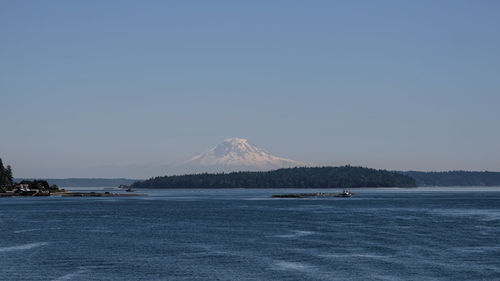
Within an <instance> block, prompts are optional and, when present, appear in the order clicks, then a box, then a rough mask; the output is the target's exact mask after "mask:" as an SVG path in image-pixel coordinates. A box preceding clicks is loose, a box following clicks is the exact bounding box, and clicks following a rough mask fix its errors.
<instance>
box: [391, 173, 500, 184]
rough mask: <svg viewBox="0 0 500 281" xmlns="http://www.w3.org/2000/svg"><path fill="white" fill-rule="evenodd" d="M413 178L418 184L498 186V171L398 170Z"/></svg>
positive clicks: (499, 175)
mask: <svg viewBox="0 0 500 281" xmlns="http://www.w3.org/2000/svg"><path fill="white" fill-rule="evenodd" d="M399 173H401V174H404V175H408V176H410V177H412V178H414V179H415V180H416V181H417V183H418V185H420V186H500V172H468V171H449V172H417V171H408V172H399Z"/></svg>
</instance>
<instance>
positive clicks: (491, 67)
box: [0, 0, 500, 177]
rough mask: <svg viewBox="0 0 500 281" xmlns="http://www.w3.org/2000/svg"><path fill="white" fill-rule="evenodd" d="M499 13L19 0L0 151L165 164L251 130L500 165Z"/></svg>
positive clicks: (334, 156) (55, 172)
mask: <svg viewBox="0 0 500 281" xmlns="http://www.w3.org/2000/svg"><path fill="white" fill-rule="evenodd" d="M499 14H500V2H499V1H487V0H484V1H444V0H443V1H4V0H2V1H0V38H1V39H0V40H1V44H0V108H1V116H2V120H3V122H2V130H1V134H0V158H2V159H3V161H4V163H7V164H11V165H12V166H13V169H14V176H16V177H149V176H153V175H158V173H160V174H161V173H163V171H162V170H161V169H162V168H161V167H163V166H162V165H164V164H168V163H171V162H174V161H180V160H183V159H186V158H188V157H189V156H191V155H193V154H194V153H195V152H201V151H204V150H206V149H209V148H210V147H211V146H213V145H215V144H217V143H219V142H221V141H222V140H224V139H225V138H228V137H243V138H247V139H248V140H249V142H250V143H252V144H255V145H257V146H259V147H262V148H265V149H267V150H268V151H270V152H271V153H273V154H276V155H278V156H283V157H287V158H292V159H295V160H298V161H302V162H308V163H314V164H321V165H325V164H330V165H343V164H353V165H362V166H368V167H373V168H384V169H398V170H409V169H413V170H453V169H465V170H494V171H500V125H499V122H500V108H499V106H500V31H499V29H500V17H499V16H498V15H499ZM152 167H154V168H152Z"/></svg>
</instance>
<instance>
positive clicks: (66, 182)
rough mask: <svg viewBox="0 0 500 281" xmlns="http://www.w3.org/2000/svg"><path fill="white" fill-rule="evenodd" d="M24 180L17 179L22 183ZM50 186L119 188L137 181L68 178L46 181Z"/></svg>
mask: <svg viewBox="0 0 500 281" xmlns="http://www.w3.org/2000/svg"><path fill="white" fill-rule="evenodd" d="M21 180H23V179H16V181H17V182H20V181H21ZM46 180H47V182H49V184H51V185H52V184H55V185H57V186H60V187H118V186H119V185H130V184H132V183H134V182H136V181H137V180H135V179H124V178H118V179H103V178H68V179H46Z"/></svg>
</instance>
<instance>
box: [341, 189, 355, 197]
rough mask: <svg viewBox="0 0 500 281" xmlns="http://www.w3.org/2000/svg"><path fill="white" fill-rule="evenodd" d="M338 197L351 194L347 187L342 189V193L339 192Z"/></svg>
mask: <svg viewBox="0 0 500 281" xmlns="http://www.w3.org/2000/svg"><path fill="white" fill-rule="evenodd" d="M339 196H340V197H351V196H352V193H351V192H350V191H349V190H347V189H344V190H342V193H340V194H339Z"/></svg>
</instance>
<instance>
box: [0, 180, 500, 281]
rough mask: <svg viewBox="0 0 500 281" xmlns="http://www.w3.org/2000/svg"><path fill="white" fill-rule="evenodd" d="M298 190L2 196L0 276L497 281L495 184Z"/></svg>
mask: <svg viewBox="0 0 500 281" xmlns="http://www.w3.org/2000/svg"><path fill="white" fill-rule="evenodd" d="M474 190H480V191H474ZM301 191H303V190H202V191H192V190H160V191H158V190H155V191H146V193H148V194H150V196H148V197H137V198H60V197H59V198H57V197H52V198H0V279H1V280H500V188H496V189H495V188H482V189H473V188H464V189H459V188H455V189H453V188H448V189H446V188H441V189H437V190H434V189H430V188H427V189H425V188H419V189H377V190H373V189H359V190H353V191H354V192H357V193H358V195H357V196H356V197H353V198H323V199H271V198H269V196H270V195H271V194H275V193H289V192H301ZM323 191H324V190H323ZM330 191H332V190H330ZM333 191H338V190H333Z"/></svg>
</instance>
